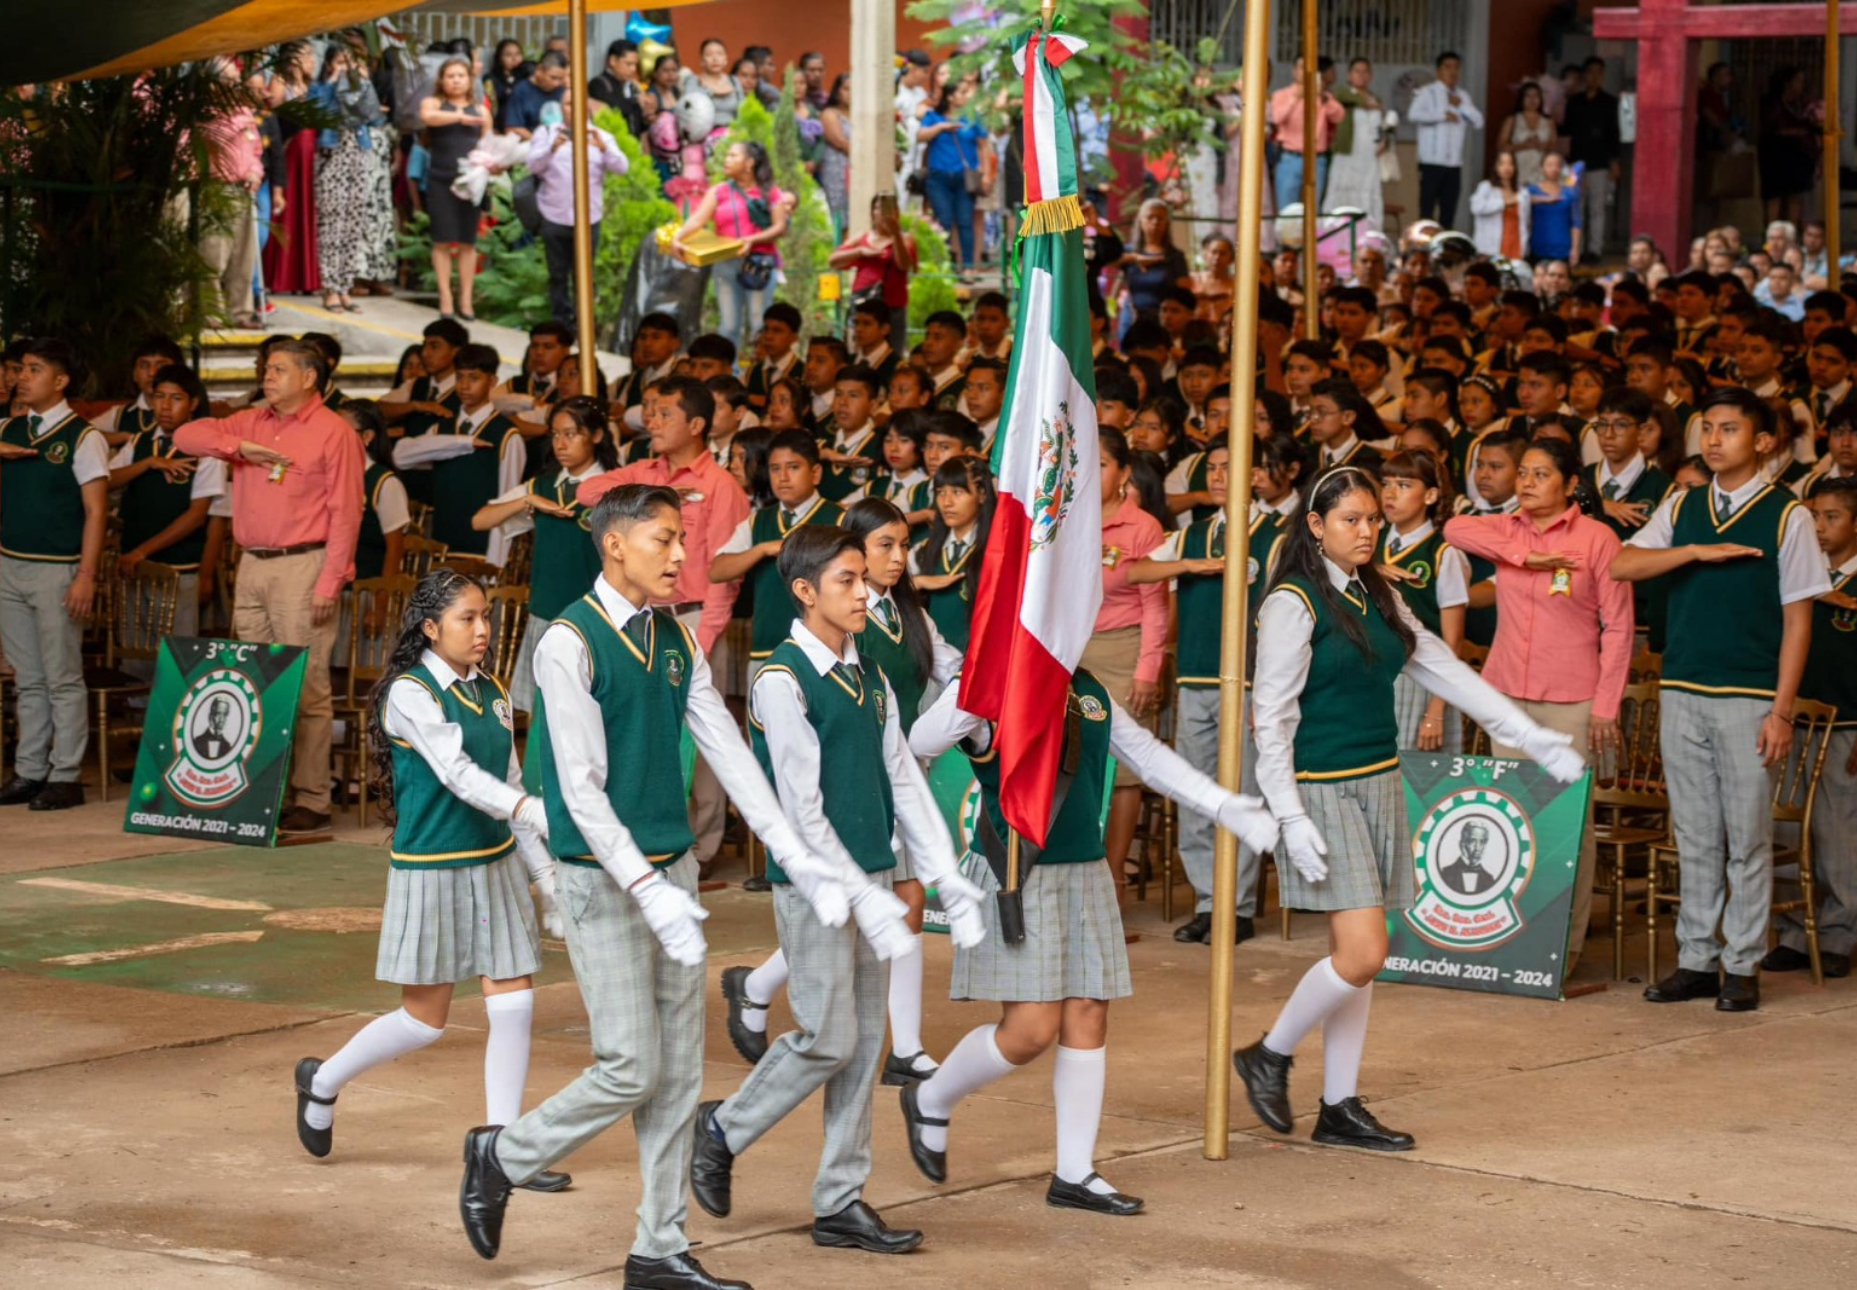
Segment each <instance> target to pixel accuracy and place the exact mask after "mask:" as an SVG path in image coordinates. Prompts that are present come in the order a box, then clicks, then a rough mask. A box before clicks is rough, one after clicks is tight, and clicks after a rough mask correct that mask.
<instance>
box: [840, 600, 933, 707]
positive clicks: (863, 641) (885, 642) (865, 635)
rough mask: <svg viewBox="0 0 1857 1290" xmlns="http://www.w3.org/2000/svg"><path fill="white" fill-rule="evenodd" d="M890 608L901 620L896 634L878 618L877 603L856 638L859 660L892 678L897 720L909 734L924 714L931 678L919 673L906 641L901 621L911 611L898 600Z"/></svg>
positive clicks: (891, 684)
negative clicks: (924, 704) (924, 699)
mask: <svg viewBox="0 0 1857 1290" xmlns="http://www.w3.org/2000/svg"><path fill="white" fill-rule="evenodd" d="M889 605H890V609H891V612H893V613H895V614H896V615H897V617H898V620H899V621H898V622H897V625H896V631H895V633H894V634H892V633H891V631H890V629H889V628H888V627H885V626H884V625H883V622H882V620H880V619H879V618H878V617H877V606H876V603H875V602H874V601H873V602H872V604H871V609H870V617H869V620H868V621H867V622H866V624H865V627H864V630H863V631H861V632H859V633H858V634H857V636H856V638H855V639H856V641H857V646H858V657H859V658H860V659H862V660H864V661H866V662H869V663H875V664H876V665H877V666H878V667H880V668H882V669H883V674H884V675H885V676H886V677H888V678H889V680H890V689H891V690H892V691H893V692H894V693H895V695H896V719H897V721H899V722H901V723H902V727H903V733H904V734H905V735H906V734H908V733H909V731H910V730H911V728H912V727H914V726H915V724H916V718H917V717H919V716H921V715H922V696H923V695H924V694H926V693H927V692H928V680H929V679H928V678H927V677H926V676H923V675H921V674H920V673H919V672H917V671H916V660H915V659H914V658H913V657H912V656H911V655H910V653H909V646H908V645H907V644H906V643H905V641H904V637H903V625H902V622H901V621H900V620H901V616H902V615H903V614H904V613H906V612H908V611H907V610H905V609H904V608H903V607H902V606H901V605H899V604H897V603H896V601H894V600H892V601H890V602H889Z"/></svg>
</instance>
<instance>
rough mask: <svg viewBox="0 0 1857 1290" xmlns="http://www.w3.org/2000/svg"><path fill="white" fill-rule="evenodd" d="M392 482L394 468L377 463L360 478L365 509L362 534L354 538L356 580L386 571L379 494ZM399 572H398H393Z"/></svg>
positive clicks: (385, 539) (384, 533) (385, 536)
mask: <svg viewBox="0 0 1857 1290" xmlns="http://www.w3.org/2000/svg"><path fill="white" fill-rule="evenodd" d="M392 478H393V468H392V467H391V466H383V465H380V464H379V463H378V462H371V463H369V465H368V468H367V473H366V474H364V475H362V477H361V491H362V493H363V494H365V496H366V497H367V508H366V509H365V510H363V511H362V512H361V531H360V533H359V534H357V535H356V537H355V577H356V578H357V579H360V578H378V577H380V576H381V575H382V574H384V573H386V571H387V568H386V566H387V533H386V530H385V529H383V528H381V526H380V509H379V507H380V490H381V488H382V486H384V485H385V484H386V482H387V481H388V480H389V479H392ZM395 572H398V570H395Z"/></svg>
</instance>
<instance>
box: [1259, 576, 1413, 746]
mask: <svg viewBox="0 0 1857 1290" xmlns="http://www.w3.org/2000/svg"><path fill="white" fill-rule="evenodd" d="M1279 593H1281V594H1283V595H1290V596H1296V597H1297V598H1299V599H1300V600H1301V601H1302V602H1303V604H1304V605H1306V606H1307V607H1308V610H1309V612H1310V614H1312V615H1313V616H1314V618H1315V631H1314V633H1313V634H1312V635H1311V636H1310V638H1309V650H1310V659H1309V679H1308V680H1307V681H1306V682H1305V683H1304V685H1303V688H1302V696H1301V699H1300V701H1299V707H1300V708H1301V712H1302V719H1301V722H1300V723H1299V724H1298V725H1297V727H1296V778H1297V779H1300V780H1323V781H1329V782H1333V781H1337V780H1349V779H1365V778H1366V777H1368V776H1369V775H1379V774H1382V773H1384V772H1386V771H1389V770H1396V769H1398V767H1399V723H1398V721H1397V720H1396V719H1395V717H1394V714H1393V682H1394V681H1395V680H1397V679H1398V677H1399V673H1400V671H1401V670H1402V669H1403V668H1404V667H1405V665H1406V652H1405V646H1404V645H1403V644H1402V643H1401V642H1400V639H1399V635H1398V633H1396V632H1395V631H1394V630H1393V628H1392V626H1391V625H1390V624H1388V623H1387V621H1386V620H1385V619H1384V618H1382V617H1381V616H1380V611H1379V609H1378V607H1377V606H1376V605H1375V604H1374V602H1373V600H1372V599H1371V598H1369V599H1368V600H1367V601H1366V602H1365V603H1362V602H1360V601H1358V600H1355V599H1354V598H1353V597H1352V596H1349V595H1347V594H1345V593H1342V605H1343V608H1344V610H1345V611H1346V612H1349V613H1356V614H1359V615H1360V619H1361V623H1362V625H1363V626H1364V627H1365V628H1366V629H1367V641H1368V643H1369V644H1370V645H1371V646H1372V647H1373V657H1372V659H1368V658H1365V657H1363V656H1362V654H1361V652H1360V650H1359V648H1358V647H1356V645H1355V644H1354V642H1353V640H1352V639H1350V638H1349V636H1348V635H1347V633H1346V630H1345V629H1344V628H1343V627H1342V625H1341V621H1340V619H1339V618H1337V617H1336V612H1335V611H1334V610H1332V609H1330V608H1329V605H1328V601H1327V599H1326V598H1325V597H1323V596H1322V595H1321V594H1320V593H1319V592H1318V591H1317V590H1316V588H1315V585H1314V584H1313V583H1312V582H1310V581H1309V580H1308V579H1306V578H1303V577H1300V576H1297V577H1289V578H1285V579H1284V580H1283V581H1282V582H1279V583H1278V584H1277V585H1276V587H1274V588H1273V589H1272V591H1271V594H1272V595H1276V594H1279Z"/></svg>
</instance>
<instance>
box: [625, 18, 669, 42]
mask: <svg viewBox="0 0 1857 1290" xmlns="http://www.w3.org/2000/svg"><path fill="white" fill-rule="evenodd" d="M625 38H626V39H627V40H629V41H632V42H633V43H634V44H639V45H642V44H644V43H645V42H646V41H647V40H662V41H666V42H668V41H669V40H670V38H671V25H670V24H669V23H668V22H646V21H645V15H644V14H642V13H634V14H633V15H632V17H631V18H630V19H629V20H627V22H626V24H625Z"/></svg>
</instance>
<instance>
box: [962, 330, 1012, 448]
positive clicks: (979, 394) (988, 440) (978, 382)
mask: <svg viewBox="0 0 1857 1290" xmlns="http://www.w3.org/2000/svg"><path fill="white" fill-rule="evenodd" d="M964 402H965V404H966V415H967V419H968V420H970V421H972V422H973V423H974V424H975V425H976V426H978V427H979V428H980V451H981V453H982V455H986V456H990V455H991V454H992V452H993V440H994V438H995V436H997V435H998V434H999V414H1000V412H1001V410H1002V409H1003V408H1004V407H1005V406H1006V360H1005V359H1003V358H988V357H985V356H984V355H983V356H982V357H979V358H976V359H975V360H974V361H973V362H971V363H969V364H968V365H967V393H966V396H965V400H964Z"/></svg>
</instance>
